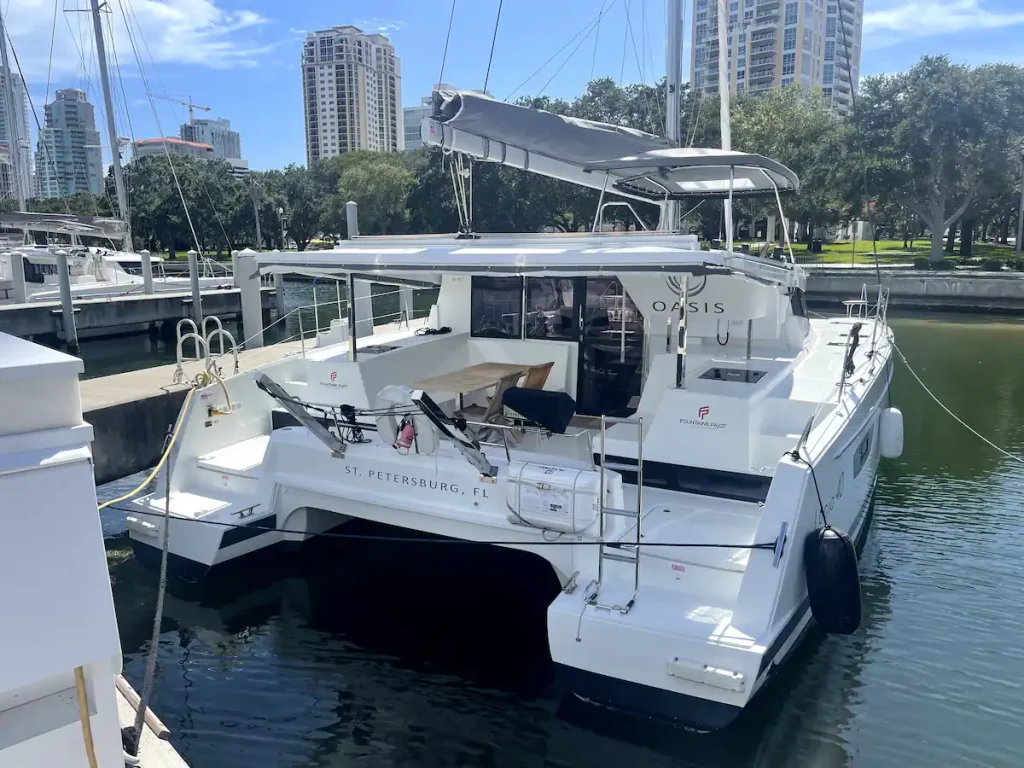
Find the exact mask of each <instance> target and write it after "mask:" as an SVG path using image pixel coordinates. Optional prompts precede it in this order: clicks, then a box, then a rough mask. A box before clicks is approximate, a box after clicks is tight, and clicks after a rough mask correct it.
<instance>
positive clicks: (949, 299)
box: [807, 266, 1024, 314]
mask: <svg viewBox="0 0 1024 768" xmlns="http://www.w3.org/2000/svg"><path fill="white" fill-rule="evenodd" d="M879 271H880V272H881V275H882V285H883V286H885V287H887V288H888V289H889V306H890V308H891V309H898V310H908V309H909V310H916V311H930V312H982V313H993V314H1024V272H979V271H968V270H955V271H952V270H951V271H947V272H929V271H925V270H917V269H905V268H893V267H885V266H883V267H882V268H881V269H880V270H879ZM865 285H867V288H868V299H869V300H871V301H873V300H874V299H875V298H876V297H877V295H878V271H876V270H875V268H874V267H862V266H857V267H835V266H811V267H809V268H808V269H807V302H808V303H809V304H811V305H812V306H817V307H827V308H829V309H840V310H841V309H842V302H843V300H844V299H854V298H859V297H860V294H861V290H862V288H863V286H865Z"/></svg>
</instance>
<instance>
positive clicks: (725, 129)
mask: <svg viewBox="0 0 1024 768" xmlns="http://www.w3.org/2000/svg"><path fill="white" fill-rule="evenodd" d="M94 1H95V0H94ZM728 48H729V0H718V100H719V122H720V124H721V128H722V149H723V150H725V151H726V152H728V151H730V150H732V125H731V123H730V122H729V55H728V54H729V52H728ZM722 205H723V206H724V208H725V250H727V251H731V250H732V183H731V181H730V184H729V199H728V200H724V201H723V202H722Z"/></svg>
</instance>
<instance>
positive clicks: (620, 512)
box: [584, 416, 644, 614]
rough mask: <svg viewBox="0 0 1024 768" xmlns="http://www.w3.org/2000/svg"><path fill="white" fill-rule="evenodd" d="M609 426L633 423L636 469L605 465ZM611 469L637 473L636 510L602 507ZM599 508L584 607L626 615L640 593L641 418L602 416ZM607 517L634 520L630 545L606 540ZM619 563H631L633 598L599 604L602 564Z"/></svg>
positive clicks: (642, 463)
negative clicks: (593, 567) (594, 553)
mask: <svg viewBox="0 0 1024 768" xmlns="http://www.w3.org/2000/svg"><path fill="white" fill-rule="evenodd" d="M608 424H632V425H633V426H635V427H636V431H637V439H636V466H635V467H634V466H633V465H632V464H626V463H619V462H608V461H607V460H606V455H605V442H606V439H605V438H606V435H607V430H608ZM606 469H611V470H616V471H620V472H636V509H620V508H618V507H607V506H605V500H606V498H607V492H606V485H605V470H606ZM598 503H599V504H600V505H601V509H600V523H599V529H598V544H597V578H596V579H594V580H593V581H591V582H590V584H589V585H588V586H587V589H586V593H585V594H586V596H585V598H584V600H585V601H586V603H587V605H592V606H594V607H595V608H604V609H606V610H609V611H617V612H619V613H622V614H626V613H629V610H630V609H631V608H632V607H633V604H634V603H636V595H637V592H639V590H640V539H641V530H640V529H641V524H642V522H643V515H644V420H643V417H637V418H636V419H624V418H614V417H609V416H602V417H601V497H600V500H599V502H598ZM608 516H612V517H625V518H627V519H629V520H634V521H636V525H634V526H633V530H634V532H635V534H636V535H635V537H634V539H633V541H632V542H631V543H628V544H624V543H622V542H615V543H609V542H606V541H605V538H604V536H605V528H606V527H607V526H606V524H605V521H606V519H607V518H608ZM608 560H611V561H615V562H619V563H630V564H632V565H633V595H632V597H630V598H629V600H628V601H627V602H626V603H625V604H612V603H607V604H605V603H601V602H598V595H599V593H600V591H601V585H602V583H603V580H604V564H605V561H608Z"/></svg>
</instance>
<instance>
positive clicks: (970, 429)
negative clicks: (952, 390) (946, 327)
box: [892, 342, 1024, 464]
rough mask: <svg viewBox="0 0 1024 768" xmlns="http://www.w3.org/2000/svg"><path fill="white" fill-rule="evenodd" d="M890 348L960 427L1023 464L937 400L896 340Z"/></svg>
mask: <svg viewBox="0 0 1024 768" xmlns="http://www.w3.org/2000/svg"><path fill="white" fill-rule="evenodd" d="M892 348H893V349H895V350H896V354H897V355H899V356H900V360H902V361H903V365H905V366H906V367H907V370H908V371H910V375H911V376H913V377H914V380H915V381H917V383H918V384H920V385H921V389H923V390H924V391H925V394H927V395H928V397H930V398H931V399H932V400H934V401H935V403H936V405H938V406H939V407H940V408H941V409H942V410H944V411H945V412H946V413H948V414H949V415H950V416H951V417H952V418H953V421H955V422H956V423H957V424H959V425H960V426H961V427H963V428H964V429H966V430H967V431H968V432H970V433H971V434H972V435H974V436H975V437H976V438H978V439H979V440H981V442H983V443H985V445H987V446H988V447H989V448H992V449H993V450H995V451H997V452H998V453H1001V454H1002V455H1003V456H1005V457H1006V458H1008V459H1012V460H1013V461H1016V462H1017V463H1018V464H1024V458H1022V457H1020V456H1018V455H1017V454H1015V453H1011V452H1010V451H1008V450H1006V449H1005V448H1001V447H999V446H998V445H996V444H995V443H993V442H992V441H991V440H989V439H988V438H987V437H985V436H984V435H983V434H981V433H980V432H979V431H978V430H976V429H975V428H974V427H972V426H971V425H970V424H968V423H967V422H966V421H964V420H963V419H961V418H960V417H959V416H957V415H956V414H955V413H953V411H952V410H950V409H949V407H948V406H947V405H946V404H945V403H943V402H942V401H941V400H939V398H938V395H936V394H935V393H934V392H932V391H931V390H930V389H929V388H928V385H927V384H925V383H924V382H923V381H922V380H921V377H920V376H918V375H917V372H916V371H915V370H914V369H913V368H911V367H910V363H909V362H908V361H907V358H906V356H905V355H904V354H903V350H901V349H900V348H899V347H898V346H896V342H892Z"/></svg>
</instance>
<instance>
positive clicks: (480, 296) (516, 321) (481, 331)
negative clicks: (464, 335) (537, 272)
mask: <svg viewBox="0 0 1024 768" xmlns="http://www.w3.org/2000/svg"><path fill="white" fill-rule="evenodd" d="M472 293H473V298H472V322H471V324H470V329H469V332H470V335H471V336H481V337H483V338H487V339H520V338H522V335H523V333H522V329H523V279H522V278H521V277H474V278H473V288H472Z"/></svg>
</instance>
